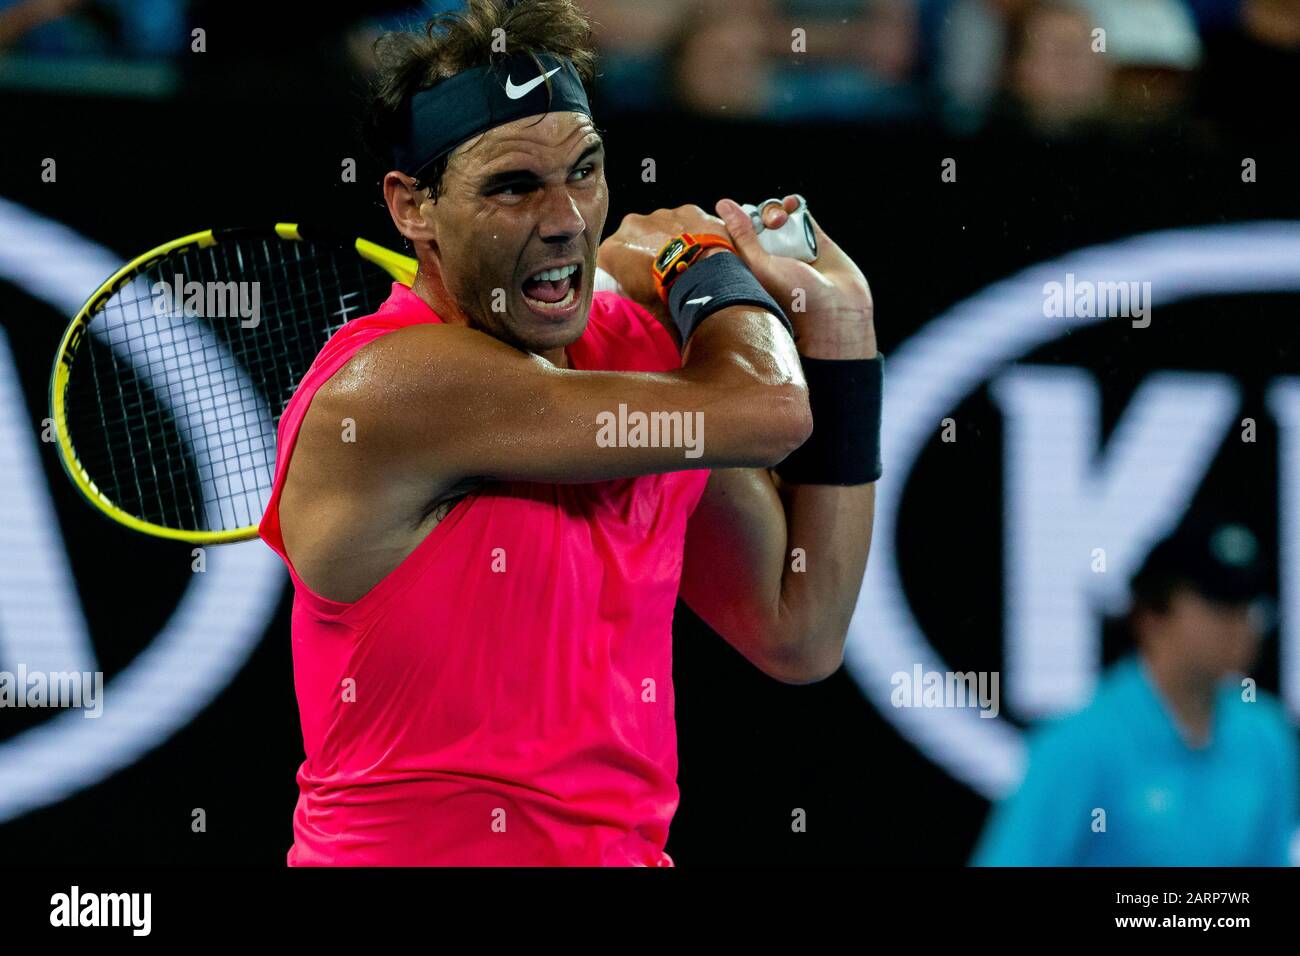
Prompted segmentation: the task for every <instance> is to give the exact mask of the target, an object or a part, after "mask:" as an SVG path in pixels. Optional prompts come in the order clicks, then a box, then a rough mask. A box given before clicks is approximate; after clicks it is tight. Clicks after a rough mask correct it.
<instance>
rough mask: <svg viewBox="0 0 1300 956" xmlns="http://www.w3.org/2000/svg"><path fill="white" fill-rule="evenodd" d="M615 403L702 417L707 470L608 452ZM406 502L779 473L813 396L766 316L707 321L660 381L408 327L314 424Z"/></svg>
mask: <svg viewBox="0 0 1300 956" xmlns="http://www.w3.org/2000/svg"><path fill="white" fill-rule="evenodd" d="M620 404H625V405H626V406H627V408H628V409H629V410H638V411H644V412H654V411H661V412H669V413H672V412H680V413H683V414H693V413H695V412H700V413H702V414H703V416H704V426H705V428H704V435H705V440H704V442H703V446H702V450H703V454H702V456H701V457H699V458H692V459H687V458H685V456H684V450H683V449H682V448H670V447H660V448H620V447H602V446H601V444H599V443H598V440H597V439H598V432H599V430H600V423H599V417H598V416H600V415H601V414H602V413H613V414H617V411H618V407H619V405H620ZM345 418H348V419H351V420H352V421H353V422H355V435H356V441H355V444H354V447H353V448H352V449H346V448H341V449H339V450H338V454H340V455H345V456H350V457H352V458H355V459H356V460H357V461H358V462H359V463H361V464H362V465H363V466H364V468H365V469H366V471H367V472H369V473H370V474H372V475H374V476H376V479H375V480H377V481H382V482H383V483H384V484H385V485H386V486H389V487H390V488H392V490H393V491H394V492H395V493H400V489H401V488H403V487H415V488H418V489H420V491H421V494H423V495H425V496H427V498H432V497H434V496H436V494H437V492H438V491H439V490H440V489H445V488H448V487H450V486H452V485H453V484H455V483H456V482H457V481H459V480H460V479H463V478H467V477H482V478H491V479H518V480H531V481H555V482H574V481H599V480H604V479H609V478H620V477H628V476H633V475H643V474H653V473H658V472H666V471H673V470H680V469H682V468H707V467H724V468H725V467H737V466H746V465H748V466H754V465H765V464H772V463H774V462H777V461H779V460H781V459H782V458H784V457H785V456H786V455H787V454H789V452H790V451H791V450H792V449H793V448H795V447H797V446H798V444H799V443H800V442H802V441H803V439H804V438H805V437H806V436H807V434H808V430H809V427H810V425H809V421H810V419H809V414H808V404H807V391H806V388H805V386H804V383H803V378H802V373H801V372H800V370H799V364H798V359H797V356H796V354H795V352H794V348H793V345H792V344H791V343H790V340H789V336H788V335H787V334H786V333H785V332H784V330H782V329H781V328H780V326H779V325H778V323H777V320H776V319H775V318H773V317H772V316H771V315H769V314H768V313H766V312H764V311H762V310H761V309H756V308H752V307H748V306H736V307H733V308H730V309H724V310H722V311H719V312H717V313H715V314H714V315H712V316H710V317H709V318H708V320H706V321H705V322H704V324H703V325H702V326H701V327H700V328H699V330H698V331H697V332H696V334H695V335H694V336H693V337H692V339H691V342H690V347H689V350H688V352H687V357H686V362H685V364H684V365H683V366H682V368H680V369H677V370H674V371H671V372H662V373H651V372H587V371H575V370H570V369H562V368H557V367H556V366H554V365H552V364H551V363H550V362H548V361H546V360H545V359H543V358H540V357H539V356H536V355H532V354H529V353H525V352H522V351H520V350H517V349H515V348H512V347H510V346H508V345H505V344H503V343H501V342H499V341H498V340H496V339H494V338H492V337H491V336H488V335H485V334H483V333H481V332H478V331H475V330H473V329H468V328H464V327H461V326H452V325H439V324H435V323H429V324H421V325H415V326H411V327H409V328H407V329H403V330H401V331H398V332H394V333H391V334H389V335H386V336H383V337H381V338H380V339H378V340H376V341H375V342H373V343H371V344H370V345H369V346H367V347H366V348H364V349H363V350H362V351H361V352H359V353H358V355H357V357H356V358H354V359H353V361H352V362H350V363H349V364H348V365H347V366H345V368H344V369H343V370H341V372H340V373H339V374H338V375H336V376H335V377H334V378H333V379H331V381H330V382H329V384H328V387H327V388H325V389H322V394H320V395H318V397H317V399H316V401H315V402H313V406H312V409H311V412H310V413H309V415H308V420H309V421H308V423H307V424H308V425H313V424H314V426H315V427H316V428H318V429H323V430H324V432H325V433H326V436H327V437H328V436H331V435H332V436H334V437H333V438H332V439H331V440H332V442H333V443H334V444H336V445H337V444H339V443H338V441H337V433H338V427H339V422H340V421H342V420H343V419H345Z"/></svg>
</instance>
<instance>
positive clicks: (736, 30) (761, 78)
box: [666, 0, 776, 118]
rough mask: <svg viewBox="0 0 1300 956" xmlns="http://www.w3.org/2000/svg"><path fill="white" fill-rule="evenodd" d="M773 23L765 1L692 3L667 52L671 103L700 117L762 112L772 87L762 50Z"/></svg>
mask: <svg viewBox="0 0 1300 956" xmlns="http://www.w3.org/2000/svg"><path fill="white" fill-rule="evenodd" d="M775 26H776V21H775V19H774V15H773V9H772V5H771V4H770V3H768V2H765V0H741V2H731V0H705V2H701V3H693V4H691V5H690V6H689V8H688V12H687V14H686V17H685V18H684V19H683V20H682V21H681V23H680V24H679V26H678V29H677V33H676V35H675V36H674V37H673V39H672V40H671V41H670V43H669V46H668V50H667V54H666V55H667V67H668V70H669V74H668V82H669V89H670V91H671V95H672V99H673V101H674V103H675V104H676V105H677V106H679V107H681V108H682V109H685V110H687V111H688V112H691V113H695V114H697V115H700V116H717V117H734V118H755V117H759V116H762V115H764V114H765V113H766V112H767V108H768V105H769V103H770V101H771V97H772V91H773V79H774V69H773V64H772V62H771V60H770V58H769V56H768V53H767V50H768V47H769V45H770V40H771V36H772V34H773V33H774V31H775Z"/></svg>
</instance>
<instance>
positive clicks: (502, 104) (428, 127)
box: [393, 52, 591, 176]
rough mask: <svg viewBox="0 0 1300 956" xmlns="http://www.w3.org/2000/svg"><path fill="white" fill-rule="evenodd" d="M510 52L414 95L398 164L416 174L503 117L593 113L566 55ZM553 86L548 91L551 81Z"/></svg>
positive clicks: (395, 156)
mask: <svg viewBox="0 0 1300 956" xmlns="http://www.w3.org/2000/svg"><path fill="white" fill-rule="evenodd" d="M537 59H538V60H540V61H541V62H542V63H543V64H544V68H543V70H542V71H541V72H540V73H539V71H538V69H537V63H536V62H535V61H534V60H533V57H532V56H531V55H529V54H528V53H524V52H520V53H515V54H512V55H510V56H508V57H505V58H503V59H501V60H498V61H497V62H495V63H489V64H485V65H483V66H476V67H474V68H473V69H469V70H465V71H463V72H461V73H457V74H456V75H455V76H451V77H448V78H447V79H445V80H442V81H441V82H439V83H438V85H437V86H434V87H431V88H430V89H427V90H420V91H418V92H417V93H415V94H414V95H413V96H411V97H410V99H409V100H408V106H407V118H408V125H407V129H406V136H405V138H404V139H403V140H402V141H401V142H399V143H398V144H397V145H396V146H394V148H393V162H394V165H395V166H396V168H397V169H400V170H401V171H402V172H404V173H406V174H408V175H410V176H417V175H419V174H420V173H421V172H422V171H423V170H424V169H425V168H427V167H428V166H429V164H430V163H432V162H433V161H434V160H436V159H438V158H439V157H441V156H443V155H445V154H446V153H449V152H451V151H452V150H453V149H455V148H456V147H457V146H459V145H460V144H461V143H463V142H465V141H466V140H468V139H470V138H471V137H473V136H476V135H478V134H479V133H482V132H484V131H485V130H489V129H491V128H492V127H494V126H500V125H501V124H502V123H509V122H511V121H512V120H517V119H523V118H524V117H525V116H536V115H538V114H539V113H563V112H570V111H573V112H578V113H585V114H587V115H588V116H590V115H591V107H590V105H589V104H588V102H587V91H586V90H585V89H583V86H582V79H581V78H580V77H579V76H578V71H577V68H575V67H574V65H573V63H572V61H570V60H569V59H568V58H567V57H557V56H553V55H552V54H550V53H539V54H537ZM548 85H549V87H550V90H549V95H548V90H547V87H548Z"/></svg>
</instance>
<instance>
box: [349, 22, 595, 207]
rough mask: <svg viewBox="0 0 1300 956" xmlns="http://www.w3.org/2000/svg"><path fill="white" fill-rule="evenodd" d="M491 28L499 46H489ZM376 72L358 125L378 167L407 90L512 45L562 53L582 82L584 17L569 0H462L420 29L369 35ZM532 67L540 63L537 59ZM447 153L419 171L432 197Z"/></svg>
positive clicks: (387, 156)
mask: <svg viewBox="0 0 1300 956" xmlns="http://www.w3.org/2000/svg"><path fill="white" fill-rule="evenodd" d="M497 30H501V31H502V34H503V35H504V38H505V49H504V50H501V51H494V50H493V49H492V44H493V41H494V40H495V39H496V36H497V33H496V31H497ZM374 49H375V59H376V62H377V66H378V69H377V72H376V74H375V77H374V79H373V81H372V84H371V90H370V95H369V107H368V109H367V112H366V121H365V125H364V133H365V138H366V144H367V146H368V148H369V149H370V151H371V153H373V154H374V157H375V159H376V160H377V161H378V162H379V163H380V164H381V165H382V166H383V167H384V169H385V170H388V169H392V168H394V167H393V146H394V144H395V143H396V142H397V137H398V136H400V135H401V133H402V130H403V124H404V122H405V116H404V115H403V113H404V110H405V109H406V102H407V98H408V97H410V96H411V95H413V94H414V93H416V92H418V91H420V90H426V89H430V88H431V87H434V86H436V85H437V84H438V83H439V82H441V81H442V80H445V79H448V78H449V77H452V76H455V75H456V74H457V73H462V72H464V71H465V70H469V69H473V68H474V67H476V66H483V65H485V64H488V63H491V62H494V61H495V60H498V59H504V58H505V57H507V56H510V55H511V54H514V53H520V52H526V53H531V54H532V55H533V57H534V59H536V55H537V54H538V53H549V54H551V55H553V56H559V57H566V58H568V59H569V60H571V61H572V62H573V66H574V68H575V69H576V70H577V71H578V76H579V78H581V80H582V82H583V85H584V86H586V87H588V88H589V87H590V85H591V82H592V80H593V79H594V77H595V71H596V54H595V50H594V48H593V45H592V40H591V24H590V23H589V22H588V20H587V17H586V14H584V13H583V12H582V11H581V10H579V9H578V7H577V6H576V5H575V4H574V2H573V0H467V2H466V4H465V9H463V10H459V11H454V12H444V13H438V14H435V15H434V16H433V17H431V18H430V19H429V20H428V22H427V23H426V24H425V26H424V30H423V31H422V32H397V33H386V34H384V35H383V36H381V37H380V38H379V39H378V40H376V41H375V47H374ZM538 66H539V68H540V67H541V63H540V62H538ZM449 159H450V155H446V156H443V157H441V158H440V159H438V160H437V161H436V162H435V163H433V164H432V165H431V166H429V167H428V168H426V169H425V170H423V171H421V173H420V185H421V186H422V187H425V186H427V187H431V188H432V190H433V196H434V197H435V198H436V197H437V196H439V195H440V194H441V192H442V177H443V174H444V173H446V171H447V162H448V160H449Z"/></svg>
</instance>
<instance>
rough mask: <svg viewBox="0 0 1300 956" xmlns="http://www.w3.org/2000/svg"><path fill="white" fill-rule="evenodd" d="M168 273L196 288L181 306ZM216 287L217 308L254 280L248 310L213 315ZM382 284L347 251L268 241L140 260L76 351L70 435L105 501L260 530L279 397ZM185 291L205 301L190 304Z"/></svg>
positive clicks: (143, 512) (172, 519) (165, 519)
mask: <svg viewBox="0 0 1300 956" xmlns="http://www.w3.org/2000/svg"><path fill="white" fill-rule="evenodd" d="M178 276H179V277H180V281H181V282H182V283H184V284H185V285H188V284H190V283H195V282H197V283H199V285H198V286H197V287H192V286H191V287H190V288H189V289H186V288H185V286H183V287H182V291H181V295H180V305H181V307H180V308H179V309H178V308H177V302H176V291H175V288H174V286H175V283H176V282H177V277H178ZM160 282H162V283H166V284H167V287H166V288H163V287H159V286H158V285H157V284H158V283H160ZM231 282H233V283H235V286H233V287H231V286H228V285H226V283H231ZM213 283H221V284H222V287H221V288H220V289H218V290H217V291H218V292H219V293H220V295H221V296H224V297H225V298H224V304H225V305H227V306H230V305H234V304H240V303H242V304H243V305H250V304H251V303H252V302H253V299H252V295H253V289H254V288H255V289H256V294H257V296H258V304H259V308H258V310H257V314H256V315H253V316H245V315H241V314H239V310H238V309H235V310H233V311H234V312H235V314H227V315H224V316H222V315H214V314H211V313H212V312H213V311H218V312H219V311H221V310H220V309H217V310H210V309H209V308H208V305H209V304H215V299H213V298H211V297H210V296H209V291H210V290H212V289H214V286H213V285H212V284H213ZM252 283H257V285H256V287H254V286H253V285H252ZM391 283H392V279H391V278H390V277H389V276H388V274H387V273H385V272H384V271H383V270H382V269H380V268H379V267H377V266H373V265H371V264H369V263H366V262H364V260H362V259H360V258H359V257H358V256H357V255H356V254H355V253H354V252H353V251H352V250H349V249H346V248H343V247H337V246H333V245H328V244H318V243H309V242H288V241H280V240H275V239H251V238H242V239H236V240H229V241H226V242H220V243H217V244H216V245H214V246H209V247H207V248H204V249H196V248H191V249H189V250H186V251H183V252H179V253H176V254H173V255H170V256H167V257H165V258H164V259H162V260H161V261H159V262H156V263H154V264H152V265H150V266H148V267H147V268H146V269H144V270H143V271H142V272H141V273H140V274H139V275H137V276H136V277H135V278H133V279H132V280H131V281H129V282H128V283H127V284H125V285H124V286H123V287H122V288H121V289H119V290H118V291H117V293H115V294H114V295H113V296H112V297H111V298H110V299H109V300H108V302H107V303H105V305H104V306H103V308H102V309H101V311H100V312H99V314H97V315H96V316H95V317H94V319H93V320H92V322H91V324H90V327H89V331H90V333H91V334H90V336H89V338H88V340H87V341H86V342H84V343H83V344H82V346H81V347H80V348H79V349H78V351H77V352H76V354H75V356H74V359H73V363H74V364H73V369H72V374H71V375H70V376H69V383H68V388H67V393H66V405H67V410H68V430H69V434H70V437H71V439H72V443H73V446H74V448H75V449H76V450H77V457H78V459H79V461H80V463H81V465H82V467H83V468H84V469H85V470H86V472H87V474H88V475H89V477H90V479H91V480H92V481H93V482H94V483H95V485H96V486H97V487H98V488H99V490H100V491H101V492H102V493H103V494H104V495H106V496H107V497H108V498H109V499H110V500H111V501H113V503H114V504H116V505H117V506H118V507H119V508H122V509H123V510H125V511H128V512H130V513H131V514H133V515H135V516H136V517H138V518H140V519H142V520H144V521H148V522H150V523H153V524H159V525H163V526H166V527H171V528H176V529H181V530H193V531H226V530H233V529H236V528H243V527H248V526H250V525H254V524H256V523H257V522H258V521H259V520H260V518H261V514H262V511H263V509H264V508H265V505H266V501H267V500H268V499H269V496H270V489H271V483H272V477H273V475H274V462H275V437H276V427H277V426H278V424H279V419H280V416H281V414H282V413H283V410H284V407H285V405H286V404H287V402H288V400H289V398H290V397H291V396H292V394H293V392H294V390H295V389H296V387H297V385H298V383H299V381H300V380H301V378H302V376H303V375H304V374H305V373H306V371H307V369H308V367H309V366H310V365H311V362H312V361H313V359H314V358H315V356H316V354H317V353H318V352H319V351H320V348H321V347H322V346H323V345H324V343H325V342H326V341H327V340H328V338H329V337H330V336H331V335H332V334H333V333H334V332H335V331H337V330H338V329H339V328H340V327H342V325H343V324H344V323H345V322H346V321H348V320H349V319H352V318H356V317H359V316H361V315H365V314H368V313H371V312H374V311H376V310H377V309H378V307H379V305H380V304H381V303H382V302H383V301H384V299H385V298H387V295H388V292H389V289H390V287H391ZM195 289H197V290H198V291H200V292H201V293H202V295H203V301H202V303H201V304H200V305H201V307H200V308H199V309H197V310H196V309H188V308H186V305H187V303H188V302H189V296H188V295H187V294H186V293H187V292H189V291H194V290H195ZM156 290H157V291H156ZM241 297H242V298H241ZM194 304H199V303H194ZM196 311H197V312H200V313H202V314H194V313H195V312H196ZM225 311H227V312H230V311H232V310H231V309H229V308H227V309H226V310H225Z"/></svg>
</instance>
